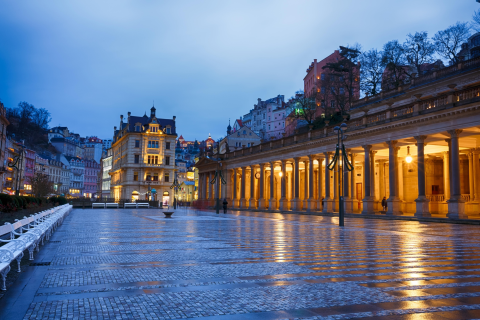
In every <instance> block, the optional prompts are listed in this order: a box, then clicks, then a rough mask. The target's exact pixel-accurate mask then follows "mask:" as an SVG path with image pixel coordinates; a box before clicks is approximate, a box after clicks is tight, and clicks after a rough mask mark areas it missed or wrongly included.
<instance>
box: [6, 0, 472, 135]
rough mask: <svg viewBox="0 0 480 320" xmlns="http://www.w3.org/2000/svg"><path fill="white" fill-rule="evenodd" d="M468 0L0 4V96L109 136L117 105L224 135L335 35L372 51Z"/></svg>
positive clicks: (290, 89) (427, 27)
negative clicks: (174, 118) (232, 123)
mask: <svg viewBox="0 0 480 320" xmlns="http://www.w3.org/2000/svg"><path fill="white" fill-rule="evenodd" d="M478 8H480V4H479V3H477V2H476V1H475V0H402V1H398V0H363V1H358V0H337V1H332V0H311V1H309V0H290V1H283V0H268V1H262V0H254V1H246V0H242V1H226V0H219V1H208V0H196V1H184V0H178V1H153V0H135V1H134V0H130V1H127V0H115V1H107V0H101V1H98V0H95V1H88V0H78V1H70V0H69V1H64V0H58V1H56V0H48V1H28V0H27V1H13V0H3V1H1V4H0V100H1V101H2V102H3V103H4V104H5V105H6V106H7V107H14V106H16V105H17V104H18V103H19V102H20V101H27V102H29V103H31V104H33V105H35V106H36V107H37V108H40V107H42V108H46V109H48V110H49V111H50V112H51V114H52V122H51V123H50V125H51V126H56V125H62V126H68V127H69V129H70V130H72V131H74V132H77V133H80V134H81V135H82V136H91V135H96V136H98V137H100V138H111V137H112V135H113V126H115V125H116V126H118V124H119V121H120V119H119V117H120V114H123V115H124V116H126V115H127V112H128V111H131V112H132V114H133V115H143V114H144V112H145V111H147V113H148V111H149V109H150V108H151V106H152V102H153V100H155V107H156V108H157V116H159V117H161V118H171V117H172V116H174V115H175V116H177V132H178V133H179V135H180V134H183V136H184V138H185V139H187V140H193V139H199V140H202V139H205V138H207V137H208V134H209V133H211V134H212V137H213V138H214V139H218V138H220V137H221V136H223V135H225V131H226V126H227V125H228V119H229V118H231V119H232V120H233V119H235V118H238V117H239V116H241V115H243V114H245V113H247V112H248V111H249V110H250V109H251V108H252V107H253V104H254V103H256V101H257V98H262V100H264V99H268V98H271V97H274V96H276V95H278V94H283V95H285V97H286V98H288V97H290V96H292V95H293V94H294V92H295V91H297V90H299V89H302V88H303V81H302V79H303V77H304V76H305V70H306V68H307V67H308V66H309V64H310V63H311V62H312V61H313V59H315V58H316V59H319V60H320V59H323V58H324V57H325V56H327V55H329V54H330V53H332V52H333V50H335V49H337V48H338V46H339V45H346V44H353V43H355V42H358V43H360V44H361V45H362V47H363V49H364V50H368V49H370V48H378V49H380V48H381V47H382V45H383V44H384V43H385V42H387V41H389V40H394V39H398V40H399V41H401V42H403V41H404V39H405V36H406V34H408V33H414V32H415V31H428V33H429V35H430V36H432V35H433V34H434V33H436V32H437V31H438V30H441V29H445V28H447V27H448V26H449V25H451V24H454V23H455V22H456V21H470V20H471V16H472V14H473V11H474V10H476V9H478Z"/></svg>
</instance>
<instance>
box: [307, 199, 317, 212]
mask: <svg viewBox="0 0 480 320" xmlns="http://www.w3.org/2000/svg"><path fill="white" fill-rule="evenodd" d="M306 208H307V212H311V211H315V209H317V201H315V200H314V199H308V200H307V207H306Z"/></svg>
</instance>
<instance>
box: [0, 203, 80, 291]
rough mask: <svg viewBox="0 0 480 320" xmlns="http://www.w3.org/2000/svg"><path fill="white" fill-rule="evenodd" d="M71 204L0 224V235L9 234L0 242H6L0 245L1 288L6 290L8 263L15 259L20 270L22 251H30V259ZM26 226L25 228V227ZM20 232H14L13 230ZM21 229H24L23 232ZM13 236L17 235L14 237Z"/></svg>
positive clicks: (69, 209)
mask: <svg viewBox="0 0 480 320" xmlns="http://www.w3.org/2000/svg"><path fill="white" fill-rule="evenodd" d="M71 209H72V206H70V205H63V206H60V207H56V208H53V209H49V210H46V211H43V212H40V213H38V214H36V215H33V216H30V217H28V218H24V219H22V220H20V221H18V220H16V222H15V223H13V224H11V223H5V225H3V226H0V236H1V235H5V234H10V239H8V240H3V239H0V241H1V242H8V243H7V244H6V245H4V246H2V247H0V276H1V278H2V284H1V286H0V289H1V290H6V286H5V280H6V277H7V274H8V272H9V271H10V263H11V262H13V260H17V264H18V269H17V271H18V272H20V271H21V270H20V261H21V259H22V257H23V251H25V250H26V249H28V251H29V252H30V260H33V251H34V249H35V248H37V250H38V248H39V244H40V241H41V242H42V244H43V240H44V239H45V238H46V239H48V238H49V237H50V235H51V234H52V232H53V230H54V229H55V228H56V227H58V226H59V225H60V223H61V222H63V218H64V217H65V215H66V214H67V213H68V212H70V211H71ZM25 226H26V228H25ZM17 229H18V230H19V231H20V232H16V231H15V230H17ZM23 231H26V232H25V233H24V232H23ZM15 236H18V238H17V239H15Z"/></svg>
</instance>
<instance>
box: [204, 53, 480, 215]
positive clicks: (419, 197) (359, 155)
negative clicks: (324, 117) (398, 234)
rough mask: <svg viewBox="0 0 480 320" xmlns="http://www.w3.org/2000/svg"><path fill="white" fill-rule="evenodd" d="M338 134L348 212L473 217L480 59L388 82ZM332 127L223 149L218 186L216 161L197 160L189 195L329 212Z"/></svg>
mask: <svg viewBox="0 0 480 320" xmlns="http://www.w3.org/2000/svg"><path fill="white" fill-rule="evenodd" d="M346 123H347V125H348V129H347V131H346V135H347V136H348V138H347V139H346V141H345V146H346V148H347V152H348V156H349V158H350V160H351V162H352V163H353V164H354V170H353V171H352V172H348V171H346V172H342V173H341V175H342V176H341V177H342V180H343V181H345V185H344V192H345V195H346V196H345V197H346V199H345V206H346V211H347V212H350V213H364V214H373V213H375V212H380V211H381V210H382V207H381V200H382V199H383V197H386V199H387V201H388V210H387V211H386V212H383V213H384V214H386V215H411V216H418V217H428V216H431V215H432V214H433V215H434V216H439V217H441V216H444V217H445V216H447V217H449V218H451V219H458V218H467V217H475V216H476V217H478V215H479V211H480V208H479V203H480V162H479V161H480V160H479V153H480V58H476V59H472V60H468V61H464V62H462V63H459V64H457V65H453V66H450V67H448V68H444V69H441V70H439V71H436V72H433V73H429V74H425V75H422V76H421V77H418V78H415V79H413V80H412V81H411V83H408V84H405V85H404V86H403V87H400V88H398V90H393V91H387V92H382V93H381V94H379V95H376V96H373V97H366V98H364V99H361V100H359V101H357V102H356V104H355V105H354V107H353V108H352V109H351V111H350V120H349V121H347V122H346ZM333 128H334V126H333V125H330V126H327V127H325V128H322V129H317V130H312V131H309V132H307V133H304V134H296V135H293V136H289V137H285V138H282V139H278V140H275V141H269V142H266V143H262V144H260V145H257V146H253V147H251V148H245V149H243V150H240V151H233V152H230V153H228V154H226V155H225V156H224V159H223V160H222V161H221V162H222V168H223V170H224V171H223V173H224V176H226V180H227V184H226V185H222V186H213V185H211V184H210V183H207V182H208V181H211V179H212V177H213V176H214V173H215V170H216V168H217V163H216V162H215V161H213V160H211V159H208V158H204V159H202V160H200V161H199V163H197V165H196V167H197V168H198V170H199V175H200V176H199V199H201V200H208V202H210V205H213V200H212V199H213V198H214V197H215V190H217V189H218V190H219V191H217V192H219V193H220V194H221V197H222V198H224V197H225V198H227V200H228V202H229V203H230V204H232V203H233V204H234V206H235V207H238V208H245V209H261V210H266V209H268V210H280V211H288V210H294V211H307V212H308V211H312V212H313V211H323V212H325V213H331V212H336V211H338V187H337V186H338V183H337V181H338V180H339V172H335V171H330V170H328V169H327V168H326V164H327V163H329V162H330V161H331V159H332V155H333V152H334V150H335V145H336V143H337V135H336V134H335V133H334V132H333Z"/></svg>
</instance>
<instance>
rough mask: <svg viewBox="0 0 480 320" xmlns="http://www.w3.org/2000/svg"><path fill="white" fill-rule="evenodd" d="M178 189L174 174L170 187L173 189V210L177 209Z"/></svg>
mask: <svg viewBox="0 0 480 320" xmlns="http://www.w3.org/2000/svg"><path fill="white" fill-rule="evenodd" d="M178 187H180V184H179V183H178V179H177V172H176V171H175V173H174V179H173V183H172V185H171V186H170V189H173V209H177V188H178Z"/></svg>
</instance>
